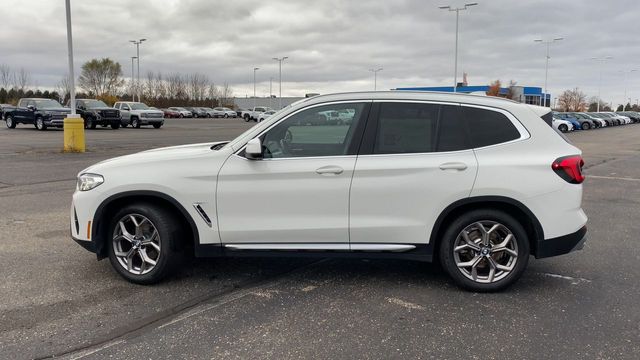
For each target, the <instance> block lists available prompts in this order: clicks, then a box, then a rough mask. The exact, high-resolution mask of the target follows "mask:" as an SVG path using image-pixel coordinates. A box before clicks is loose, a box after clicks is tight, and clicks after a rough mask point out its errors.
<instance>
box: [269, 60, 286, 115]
mask: <svg viewBox="0 0 640 360" xmlns="http://www.w3.org/2000/svg"><path fill="white" fill-rule="evenodd" d="M288 58H289V57H288V56H283V57H281V58H277V57H274V58H272V59H273V60H275V61H277V62H278V67H279V69H278V82H279V83H280V85H279V87H280V90H279V92H278V106H279V107H280V109H282V62H283V61H284V60H285V59H288Z"/></svg>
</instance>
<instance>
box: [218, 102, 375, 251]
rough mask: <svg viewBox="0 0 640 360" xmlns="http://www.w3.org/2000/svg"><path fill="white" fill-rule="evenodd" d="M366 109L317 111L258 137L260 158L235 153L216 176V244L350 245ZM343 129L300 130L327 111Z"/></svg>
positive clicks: (326, 125)
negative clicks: (342, 117) (344, 119)
mask: <svg viewBox="0 0 640 360" xmlns="http://www.w3.org/2000/svg"><path fill="white" fill-rule="evenodd" d="M369 107H370V103H365V102H352V103H349V102H347V103H334V104H320V105H314V106H311V107H309V108H306V109H303V110H300V111H298V112H296V113H294V114H292V115H291V116H288V117H287V118H285V119H283V120H281V121H280V122H278V123H277V124H275V125H274V126H272V127H271V128H270V129H268V130H267V131H265V132H264V133H263V134H261V135H259V136H258V138H260V140H261V143H262V149H263V151H262V156H263V158H262V159H259V160H248V159H247V158H245V157H244V156H243V155H242V154H243V153H242V152H240V153H238V154H234V155H232V156H231V157H229V159H228V160H227V162H226V163H225V164H224V165H223V167H222V169H221V170H220V173H219V175H218V189H217V204H218V221H219V225H218V226H219V228H220V238H221V240H222V243H224V244H231V243H340V244H348V243H349V186H350V184H351V178H352V176H353V170H354V167H355V163H356V153H357V148H358V146H359V144H360V140H361V138H362V132H363V131H364V123H365V120H366V116H367V114H368V110H369ZM337 110H344V111H348V112H349V113H350V114H352V117H353V118H352V119H351V121H349V122H348V123H347V124H345V123H341V124H338V123H337V122H333V123H330V122H327V121H324V122H319V123H316V124H315V125H306V124H307V119H309V118H317V117H318V116H319V114H322V113H323V112H325V111H337Z"/></svg>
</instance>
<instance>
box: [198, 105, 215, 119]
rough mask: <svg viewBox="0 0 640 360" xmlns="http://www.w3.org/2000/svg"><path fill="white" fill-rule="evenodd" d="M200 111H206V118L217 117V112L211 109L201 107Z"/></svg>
mask: <svg viewBox="0 0 640 360" xmlns="http://www.w3.org/2000/svg"><path fill="white" fill-rule="evenodd" d="M199 109H200V110H202V111H204V113H205V114H206V117H208V118H211V117H214V115H215V110H213V109H212V108H210V107H200V108H199Z"/></svg>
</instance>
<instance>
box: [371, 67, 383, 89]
mask: <svg viewBox="0 0 640 360" xmlns="http://www.w3.org/2000/svg"><path fill="white" fill-rule="evenodd" d="M369 71H371V72H372V73H373V91H376V90H378V71H382V68H377V69H369Z"/></svg>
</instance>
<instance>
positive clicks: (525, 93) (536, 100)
mask: <svg viewBox="0 0 640 360" xmlns="http://www.w3.org/2000/svg"><path fill="white" fill-rule="evenodd" d="M489 87H490V86H489V85H482V86H458V87H457V88H456V91H457V92H459V93H465V94H470V93H474V92H485V93H486V92H487V90H489ZM394 90H408V91H440V92H453V86H430V87H429V86H427V87H403V88H397V89H394ZM511 91H512V92H513V96H512V98H513V100H516V101H519V102H521V103H525V104H533V105H540V104H543V102H544V98H546V105H547V106H551V94H544V93H543V92H542V88H540V87H535V86H518V85H516V86H513V87H511ZM508 94H509V88H500V95H501V96H504V97H507V95H508Z"/></svg>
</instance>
